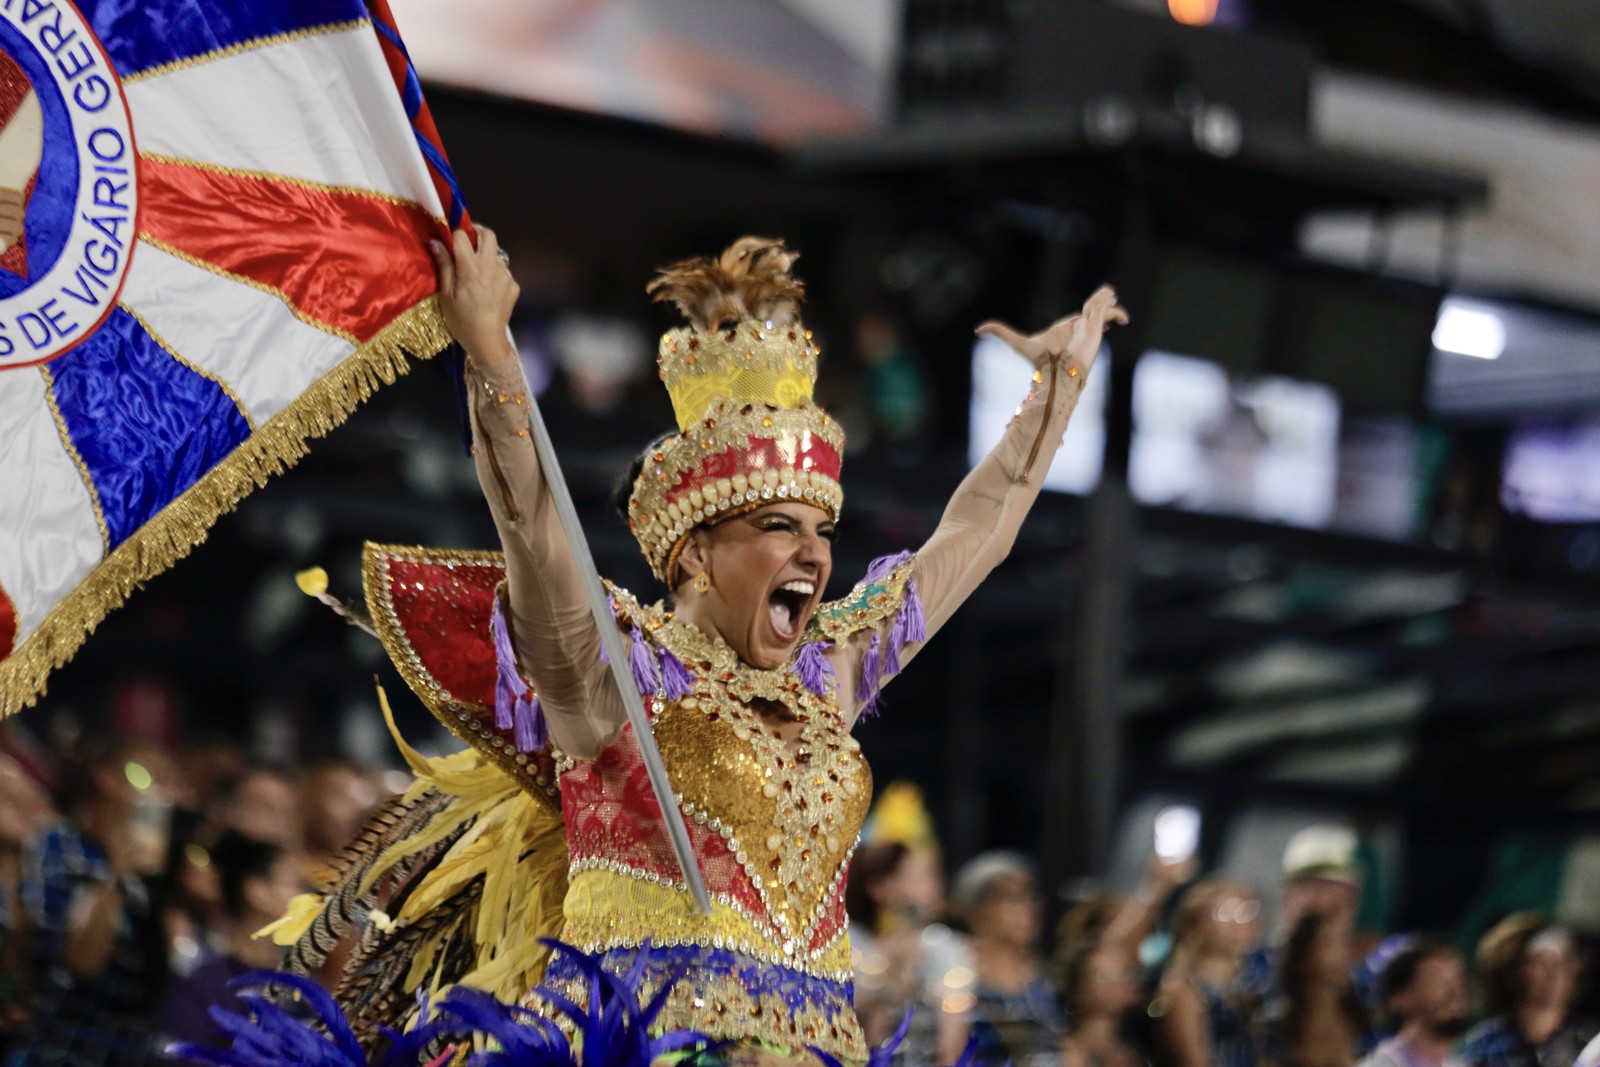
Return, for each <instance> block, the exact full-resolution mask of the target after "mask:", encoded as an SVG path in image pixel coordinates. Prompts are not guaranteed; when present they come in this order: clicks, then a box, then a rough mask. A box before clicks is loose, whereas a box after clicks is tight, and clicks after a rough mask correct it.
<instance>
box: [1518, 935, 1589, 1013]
mask: <svg viewBox="0 0 1600 1067" xmlns="http://www.w3.org/2000/svg"><path fill="white" fill-rule="evenodd" d="M1577 981H1578V961H1577V956H1576V954H1575V953H1574V952H1573V951H1572V948H1571V946H1570V945H1569V944H1566V943H1564V942H1557V941H1551V942H1549V943H1548V944H1545V943H1540V942H1538V941H1535V943H1534V945H1531V946H1529V948H1528V950H1527V951H1526V952H1525V953H1524V954H1523V957H1522V1001H1523V1004H1525V1005H1528V1006H1534V1005H1537V1006H1538V1007H1562V1008H1565V1007H1567V1006H1569V1005H1570V1004H1571V1003H1572V997H1573V994H1574V993H1575V992H1576V987H1577Z"/></svg>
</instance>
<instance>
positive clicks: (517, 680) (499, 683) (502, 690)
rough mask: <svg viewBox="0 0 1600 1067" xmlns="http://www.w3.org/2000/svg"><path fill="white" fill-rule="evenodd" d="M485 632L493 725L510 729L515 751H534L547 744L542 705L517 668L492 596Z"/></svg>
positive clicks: (498, 606) (501, 613)
mask: <svg viewBox="0 0 1600 1067" xmlns="http://www.w3.org/2000/svg"><path fill="white" fill-rule="evenodd" d="M489 634H490V636H491V637H493V638H494V659H495V676H494V724H495V726H497V727H498V728H500V729H502V730H510V731H511V732H512V741H513V742H514V743H515V744H516V746H517V751H519V752H535V751H537V750H539V749H541V748H545V747H548V746H549V744H550V730H549V726H548V724H546V722H545V720H544V708H543V706H542V705H541V704H540V703H539V698H538V697H536V696H534V693H533V690H532V689H530V688H528V683H527V682H525V681H523V679H522V673H521V672H520V671H519V670H517V653H516V650H515V649H513V648H512V647H511V631H510V628H509V627H507V626H506V617H505V611H504V609H503V607H502V606H501V604H500V598H499V597H496V598H495V601H494V608H493V610H492V611H491V612H490V613H489Z"/></svg>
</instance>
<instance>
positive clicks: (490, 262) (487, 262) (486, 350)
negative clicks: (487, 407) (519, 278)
mask: <svg viewBox="0 0 1600 1067" xmlns="http://www.w3.org/2000/svg"><path fill="white" fill-rule="evenodd" d="M477 231H478V247H477V248H473V247H472V241H471V239H469V238H468V237H467V233H466V231H465V230H457V231H455V233H454V234H452V235H451V247H450V248H446V247H445V246H444V244H443V242H441V241H429V242H428V251H429V252H431V253H432V254H433V262H434V265H435V266H437V267H438V269H439V309H440V310H441V311H443V312H444V321H445V325H446V326H448V327H450V332H451V333H452V334H453V335H454V336H455V339H456V340H457V341H460V342H461V346H462V347H463V348H465V349H466V350H467V356H468V358H470V359H471V360H472V361H473V363H475V364H477V365H478V366H479V367H480V368H481V369H483V370H489V369H491V368H493V367H496V366H498V365H500V364H501V363H503V362H508V361H510V360H512V359H514V358H515V355H516V353H515V352H514V350H513V349H512V348H511V345H510V344H509V343H508V342H507V340H506V326H507V325H508V324H509V323H510V322H511V311H512V309H513V308H515V307H516V306H517V297H518V296H519V295H521V293H522V290H521V288H520V287H519V286H518V285H517V283H516V279H514V278H512V276H511V270H510V261H509V260H508V259H507V258H506V256H505V255H504V253H502V252H501V251H500V242H499V240H497V239H496V237H495V235H494V231H493V230H491V229H489V228H488V227H487V226H479V227H477Z"/></svg>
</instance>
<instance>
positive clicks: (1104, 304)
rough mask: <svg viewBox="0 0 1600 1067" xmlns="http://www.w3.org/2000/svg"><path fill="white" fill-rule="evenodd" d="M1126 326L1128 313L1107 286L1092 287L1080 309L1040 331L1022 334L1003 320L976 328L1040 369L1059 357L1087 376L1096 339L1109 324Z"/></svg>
mask: <svg viewBox="0 0 1600 1067" xmlns="http://www.w3.org/2000/svg"><path fill="white" fill-rule="evenodd" d="M1113 322H1115V323H1118V324H1119V325H1123V326H1126V325H1127V324H1128V313H1127V312H1126V311H1124V310H1123V309H1122V308H1121V307H1120V306H1119V305H1118V304H1117V294H1116V292H1115V290H1113V289H1112V288H1111V286H1109V285H1102V286H1101V287H1100V288H1098V289H1096V290H1095V291H1094V293H1093V294H1092V295H1091V296H1090V297H1089V299H1088V300H1086V301H1084V304H1083V311H1081V312H1080V313H1078V314H1076V315H1069V316H1067V317H1066V318H1064V319H1061V320H1059V321H1057V322H1056V323H1055V324H1053V325H1052V326H1051V327H1050V328H1049V329H1047V330H1045V331H1043V332H1042V333H1036V334H1034V335H1033V336H1032V337H1026V336H1024V335H1023V334H1021V333H1019V332H1018V331H1016V330H1014V329H1012V328H1011V327H1010V326H1007V325H1006V324H1005V323H1003V322H986V323H984V324H983V325H981V326H979V327H978V330H977V332H978V334H979V336H982V337H998V338H999V339H1000V340H1002V341H1004V342H1005V343H1006V344H1008V345H1010V346H1011V347H1012V348H1014V349H1016V350H1017V351H1018V352H1020V353H1022V355H1023V356H1024V357H1026V358H1027V359H1028V360H1030V361H1031V362H1032V363H1033V365H1034V366H1035V367H1038V368H1039V369H1040V370H1043V369H1045V368H1046V367H1048V366H1049V365H1050V364H1051V363H1054V362H1056V361H1058V360H1060V359H1062V358H1063V357H1064V358H1065V359H1066V361H1067V363H1068V364H1069V365H1070V366H1074V367H1077V368H1079V369H1080V370H1081V371H1082V372H1083V375H1084V377H1088V375H1089V368H1091V367H1093V366H1094V359H1095V356H1097V355H1098V354H1099V352H1100V338H1101V337H1102V336H1103V335H1104V334H1105V332H1106V327H1107V326H1108V325H1110V324H1111V323H1113Z"/></svg>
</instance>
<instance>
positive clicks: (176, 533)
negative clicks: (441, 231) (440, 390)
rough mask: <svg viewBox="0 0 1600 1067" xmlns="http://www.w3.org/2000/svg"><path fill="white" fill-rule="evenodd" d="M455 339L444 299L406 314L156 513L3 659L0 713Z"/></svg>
mask: <svg viewBox="0 0 1600 1067" xmlns="http://www.w3.org/2000/svg"><path fill="white" fill-rule="evenodd" d="M450 341H451V337H450V331H449V330H448V329H447V328H446V327H445V324H444V317H443V315H441V314H440V311H439V301H438V298H437V297H432V296H430V297H428V298H427V299H426V300H423V301H422V302H421V303H418V304H416V305H414V306H412V307H411V308H408V309H407V310H406V311H403V312H401V313H400V315H399V316H397V317H396V318H395V319H394V321H393V322H391V323H389V325H387V326H385V327H384V328H383V329H382V330H381V331H379V332H378V334H377V335H376V336H374V337H373V338H372V340H370V341H368V342H367V343H366V344H364V345H362V346H361V347H360V348H358V349H357V350H356V351H355V352H353V353H351V354H350V355H349V356H347V357H345V359H344V360H343V361H341V362H340V363H339V365H338V366H337V367H334V368H333V369H332V370H330V371H329V372H328V373H327V374H325V375H323V376H322V377H321V378H319V379H317V380H316V381H315V382H314V383H312V384H311V385H310V386H309V387H308V388H307V389H306V391H305V392H303V393H301V394H300V395H299V396H298V397H296V398H295V399H294V401H293V402H292V403H290V404H289V405H288V406H287V407H285V408H284V409H283V410H282V411H280V412H278V414H277V415H275V416H273V417H272V419H271V420H270V421H269V422H267V424H266V425H265V426H262V427H260V428H258V429H257V430H256V432H255V433H253V434H251V435H250V436H249V437H248V438H246V439H245V440H244V441H243V442H241V443H240V444H239V445H238V447H236V448H235V449H234V450H233V451H232V452H230V453H229V454H228V455H227V456H226V457H225V458H224V459H223V460H222V461H221V462H220V463H218V464H217V465H216V466H215V467H213V468H211V470H209V471H207V472H206V473H205V474H204V475H203V476H201V478H200V479H199V480H198V481H196V482H195V483H194V485H192V486H190V487H189V488H188V489H187V490H185V491H184V492H183V494H182V495H180V496H179V497H178V498H177V499H175V500H173V501H172V502H171V503H170V504H168V505H167V506H166V507H164V508H162V509H161V510H160V511H159V512H157V513H156V515H155V516H154V517H152V518H151V519H150V520H149V521H148V522H146V523H145V524H144V525H143V526H141V527H140V528H139V529H138V530H137V531H135V532H134V533H133V535H132V536H130V537H129V538H128V539H127V540H126V541H124V542H123V543H122V544H120V545H118V546H117V547H116V548H115V549H114V550H113V551H112V552H111V554H110V555H108V556H106V557H105V558H104V559H102V560H101V561H100V562H99V564H97V565H96V566H95V568H94V570H92V571H90V572H89V574H88V575H87V576H86V577H85V578H84V579H83V581H82V582H80V583H78V586H77V588H75V589H73V590H72V592H70V593H68V594H67V595H66V596H65V597H64V598H62V600H61V601H60V602H59V603H57V604H56V606H55V607H54V608H52V609H50V614H49V615H47V616H45V619H44V621H43V622H42V623H40V624H39V628H38V629H37V630H35V631H34V632H33V633H31V634H29V635H28V636H27V637H26V638H25V639H24V640H23V642H22V644H21V645H19V646H18V647H17V648H16V649H14V650H13V651H12V653H11V655H10V656H8V657H6V658H5V659H4V660H0V718H4V717H6V716H9V715H11V714H14V713H15V712H18V711H21V710H22V709H23V708H26V707H30V706H31V705H33V704H35V703H37V702H38V700H39V698H40V697H41V696H43V695H44V693H45V688H46V682H47V679H48V678H49V676H50V672H51V671H53V670H55V669H56V668H58V667H61V666H63V665H65V664H66V663H67V662H68V661H69V660H71V659H72V657H73V656H74V655H76V654H77V651H78V649H79V648H81V647H82V645H83V642H84V640H85V638H87V637H88V636H89V635H90V634H91V633H93V632H94V630H95V627H97V626H99V625H100V623H101V621H102V620H104V619H105V617H106V616H107V615H109V614H110V613H111V612H112V611H114V610H115V609H117V608H119V607H121V606H122V604H123V602H124V601H126V600H127V599H128V596H129V595H130V594H131V593H133V591H134V590H136V589H138V588H139V587H140V586H141V585H143V584H144V583H145V582H147V581H149V580H150V579H151V578H154V577H155V576H156V575H158V574H160V573H161V572H162V571H164V570H166V569H167V568H168V567H170V566H172V565H173V564H174V563H176V562H177V561H178V560H180V559H182V558H183V557H185V556H187V555H188V554H189V553H190V552H191V551H193V550H194V549H195V547H196V546H198V545H199V544H200V543H201V542H203V541H204V540H205V539H206V536H207V535H208V534H209V533H210V532H211V526H212V524H213V523H215V522H216V521H217V519H218V518H220V517H221V516H222V515H224V514H226V513H227V512H229V511H232V510H233V509H234V508H235V507H236V506H238V504H239V501H241V500H243V499H244V498H245V497H246V496H247V495H248V494H249V493H250V492H251V491H252V490H254V489H258V488H260V487H262V486H264V485H266V483H267V479H269V478H271V477H272V476H273V475H275V474H281V473H283V472H284V471H286V470H288V469H289V468H290V467H292V466H294V465H295V464H296V463H297V462H299V460H300V459H301V458H302V457H303V456H305V454H306V453H307V452H308V451H310V447H309V446H310V442H311V441H314V440H316V439H317V438H319V437H324V436H326V435H327V434H328V433H330V432H332V431H333V430H334V429H335V428H337V427H338V426H339V425H340V424H341V423H343V422H344V420H345V419H346V418H348V417H349V416H350V414H351V413H352V412H353V411H355V409H356V408H357V407H358V406H360V405H361V404H362V403H363V402H364V401H366V400H367V399H368V398H369V397H371V396H372V394H373V393H375V392H377V391H378V388H379V387H380V386H384V385H392V384H393V383H394V380H395V379H396V378H397V377H399V376H400V375H402V374H405V373H407V372H408V371H410V369H411V361H412V360H414V359H428V358H431V357H432V356H435V355H437V354H438V353H439V351H440V350H441V349H443V348H444V347H445V346H446V345H447V344H449V343H450Z"/></svg>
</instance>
